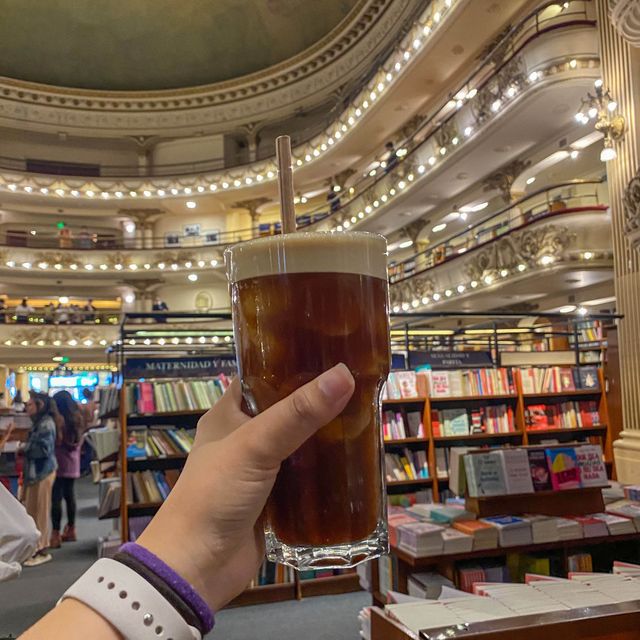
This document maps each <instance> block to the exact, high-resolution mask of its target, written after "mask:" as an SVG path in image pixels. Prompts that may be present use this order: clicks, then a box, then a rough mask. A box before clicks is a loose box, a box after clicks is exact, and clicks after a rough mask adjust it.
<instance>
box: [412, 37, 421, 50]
mask: <svg viewBox="0 0 640 640" xmlns="http://www.w3.org/2000/svg"><path fill="white" fill-rule="evenodd" d="M420 44H421V43H420V38H416V39H415V40H414V41H413V48H414V49H419V48H420Z"/></svg>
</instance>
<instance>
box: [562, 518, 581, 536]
mask: <svg viewBox="0 0 640 640" xmlns="http://www.w3.org/2000/svg"><path fill="white" fill-rule="evenodd" d="M556 527H557V528H558V539H559V540H578V539H579V538H583V537H584V535H583V532H582V525H581V524H580V523H579V522H576V521H575V520H572V519H571V518H556Z"/></svg>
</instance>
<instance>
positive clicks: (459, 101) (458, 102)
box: [456, 100, 464, 109]
mask: <svg viewBox="0 0 640 640" xmlns="http://www.w3.org/2000/svg"><path fill="white" fill-rule="evenodd" d="M463 104H464V102H462V100H456V109H461V108H462V105H463Z"/></svg>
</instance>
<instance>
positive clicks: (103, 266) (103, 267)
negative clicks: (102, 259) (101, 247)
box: [100, 264, 109, 271]
mask: <svg viewBox="0 0 640 640" xmlns="http://www.w3.org/2000/svg"><path fill="white" fill-rule="evenodd" d="M108 268H109V267H108V266H107V265H106V264H101V265H100V271H106V270H107V269H108Z"/></svg>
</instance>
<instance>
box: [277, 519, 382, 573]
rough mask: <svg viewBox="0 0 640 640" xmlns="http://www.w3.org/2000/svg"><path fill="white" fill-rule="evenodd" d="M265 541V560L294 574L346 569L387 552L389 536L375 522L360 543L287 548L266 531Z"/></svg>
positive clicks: (288, 546) (287, 546)
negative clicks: (311, 570)
mask: <svg viewBox="0 0 640 640" xmlns="http://www.w3.org/2000/svg"><path fill="white" fill-rule="evenodd" d="M265 540H266V546H267V558H268V559H269V560H271V561H272V562H279V563H280V564H286V565H287V566H289V567H293V568H294V569H297V570H298V571H304V570H307V569H348V568H349V567H355V566H356V565H358V564H360V563H361V562H366V561H367V560H372V559H373V558H377V557H379V556H382V555H384V554H386V553H389V537H388V534H387V525H386V523H385V522H384V521H380V522H378V525H377V526H376V529H375V531H373V533H372V534H371V535H370V536H369V537H367V538H365V539H364V540H358V541H357V542H349V543H345V544H337V545H334V546H329V547H307V546H290V545H288V544H285V543H284V542H281V541H280V540H278V538H277V537H276V536H275V534H274V533H273V532H272V531H270V530H266V531H265Z"/></svg>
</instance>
